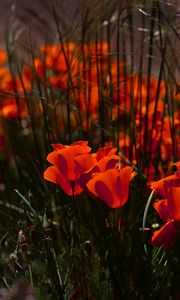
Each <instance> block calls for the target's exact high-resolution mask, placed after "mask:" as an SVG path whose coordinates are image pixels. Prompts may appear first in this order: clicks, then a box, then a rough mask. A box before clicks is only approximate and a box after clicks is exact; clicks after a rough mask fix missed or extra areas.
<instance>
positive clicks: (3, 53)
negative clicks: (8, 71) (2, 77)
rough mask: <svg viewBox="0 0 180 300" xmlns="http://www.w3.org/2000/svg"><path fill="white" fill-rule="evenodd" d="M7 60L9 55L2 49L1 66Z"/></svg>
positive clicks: (0, 51)
mask: <svg viewBox="0 0 180 300" xmlns="http://www.w3.org/2000/svg"><path fill="white" fill-rule="evenodd" d="M6 60H7V53H6V52H5V51H4V50H2V49H0V64H4V63H5V62H6Z"/></svg>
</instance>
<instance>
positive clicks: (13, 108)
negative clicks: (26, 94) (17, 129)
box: [0, 98, 27, 119]
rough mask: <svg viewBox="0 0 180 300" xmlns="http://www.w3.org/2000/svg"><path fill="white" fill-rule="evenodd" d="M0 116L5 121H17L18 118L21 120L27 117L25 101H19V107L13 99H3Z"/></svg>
mask: <svg viewBox="0 0 180 300" xmlns="http://www.w3.org/2000/svg"><path fill="white" fill-rule="evenodd" d="M0 108H1V111H0V115H3V116H4V117H5V118H7V119H17V118H18V116H21V117H22V118H25V117H27V108H26V104H25V99H20V103H19V106H18V104H17V101H16V99H15V98H9V99H5V100H4V101H3V102H2V103H1V105H0Z"/></svg>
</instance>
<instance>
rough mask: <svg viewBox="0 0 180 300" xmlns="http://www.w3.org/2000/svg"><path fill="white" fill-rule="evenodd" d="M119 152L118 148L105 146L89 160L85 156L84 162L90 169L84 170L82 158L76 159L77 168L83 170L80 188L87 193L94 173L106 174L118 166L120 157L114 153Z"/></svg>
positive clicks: (90, 156)
mask: <svg viewBox="0 0 180 300" xmlns="http://www.w3.org/2000/svg"><path fill="white" fill-rule="evenodd" d="M116 151H117V149H116V148H114V147H110V146H105V147H102V148H99V149H98V151H97V153H93V154H91V155H90V154H89V158H88V157H86V156H87V155H85V154H84V160H85V161H86V165H87V162H88V164H89V167H88V168H86V169H85V168H84V166H85V164H84V163H83V160H82V159H81V158H82V157H76V158H75V162H76V164H77V167H78V168H80V170H81V176H80V178H79V181H78V182H79V184H80V186H81V187H82V188H83V189H84V190H86V191H87V186H86V185H87V182H88V181H89V180H90V179H92V177H93V174H94V173H100V172H105V171H107V170H108V169H112V168H114V167H115V166H116V164H117V162H118V159H119V157H118V156H117V155H115V154H114V153H115V152H116Z"/></svg>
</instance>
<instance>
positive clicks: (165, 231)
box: [150, 176, 180, 249]
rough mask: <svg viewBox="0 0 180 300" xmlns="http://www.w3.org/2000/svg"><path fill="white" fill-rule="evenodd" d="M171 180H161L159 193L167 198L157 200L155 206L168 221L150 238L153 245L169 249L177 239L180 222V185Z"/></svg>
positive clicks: (165, 220)
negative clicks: (175, 184) (171, 183)
mask: <svg viewBox="0 0 180 300" xmlns="http://www.w3.org/2000/svg"><path fill="white" fill-rule="evenodd" d="M169 177H171V176H169ZM170 182H171V181H164V182H163V185H162V182H161V186H160V189H157V191H158V193H159V194H160V195H162V196H163V197H164V198H165V199H163V200H157V201H156V202H155V204H154V208H155V209H156V211H157V212H158V214H159V216H160V218H161V219H162V220H163V221H164V222H166V223H165V224H164V225H163V226H162V227H161V228H160V229H159V230H156V231H155V232H154V233H153V236H152V237H151V240H150V243H151V244H152V245H153V246H161V247H164V248H167V249H169V248H170V247H171V246H172V245H173V244H174V242H175V240H176V237H177V234H178V223H179V222H180V201H179V198H180V185H178V186H172V185H170ZM176 183H177V182H176ZM163 188H164V190H163Z"/></svg>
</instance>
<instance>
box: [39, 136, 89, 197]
mask: <svg viewBox="0 0 180 300" xmlns="http://www.w3.org/2000/svg"><path fill="white" fill-rule="evenodd" d="M52 146H53V148H54V151H53V152H51V153H50V154H49V155H48V156H47V160H48V161H49V162H50V163H51V164H52V165H53V166H51V167H49V168H47V170H46V171H45V172H44V178H45V179H46V180H48V181H51V182H54V183H56V184H57V185H59V186H60V187H61V188H62V189H63V190H64V192H65V193H66V194H68V195H70V196H72V195H79V194H81V193H82V191H83V189H82V188H81V187H80V185H79V184H78V179H79V177H80V175H81V172H80V169H79V168H77V165H76V163H75V160H74V159H75V157H77V156H81V155H82V154H87V153H89V152H90V150H91V148H90V147H89V146H87V142H86V141H79V142H76V143H73V144H71V145H70V146H64V145H62V144H54V145H52ZM87 167H89V166H87Z"/></svg>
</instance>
